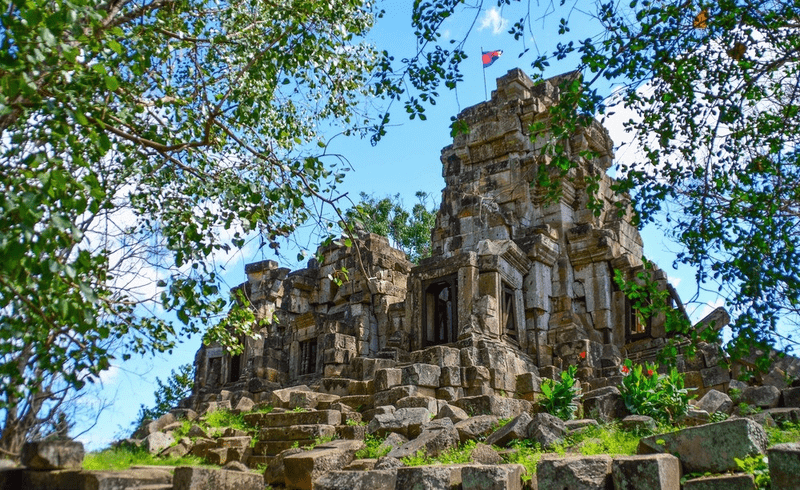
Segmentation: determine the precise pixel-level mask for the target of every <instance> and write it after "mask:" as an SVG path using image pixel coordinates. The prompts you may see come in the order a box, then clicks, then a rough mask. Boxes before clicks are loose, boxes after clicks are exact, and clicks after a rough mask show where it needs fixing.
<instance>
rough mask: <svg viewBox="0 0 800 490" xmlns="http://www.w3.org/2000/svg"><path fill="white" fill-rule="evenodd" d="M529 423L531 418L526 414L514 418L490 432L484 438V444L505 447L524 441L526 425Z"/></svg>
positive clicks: (526, 434) (526, 431)
mask: <svg viewBox="0 0 800 490" xmlns="http://www.w3.org/2000/svg"><path fill="white" fill-rule="evenodd" d="M530 423H531V416H530V415H528V414H527V413H524V412H523V413H521V414H519V415H517V416H516V417H514V418H513V419H512V420H511V421H510V422H508V423H507V424H505V425H504V426H502V427H500V428H499V429H497V430H496V431H494V432H492V433H491V434H490V435H489V437H487V438H486V444H488V445H490V446H491V445H497V446H501V447H502V446H507V445H508V444H509V443H511V442H512V441H515V440H519V439H525V438H526V437H527V436H528V424H530Z"/></svg>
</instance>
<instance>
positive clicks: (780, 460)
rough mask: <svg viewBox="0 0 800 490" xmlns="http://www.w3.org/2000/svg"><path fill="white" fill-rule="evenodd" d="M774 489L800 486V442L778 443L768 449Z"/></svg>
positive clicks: (784, 489) (770, 474)
mask: <svg viewBox="0 0 800 490" xmlns="http://www.w3.org/2000/svg"><path fill="white" fill-rule="evenodd" d="M767 456H768V458H769V476H770V480H771V485H772V490H789V489H790V488H798V486H800V443H798V442H789V443H784V444H776V445H775V446H772V447H771V448H769V449H768V450H767Z"/></svg>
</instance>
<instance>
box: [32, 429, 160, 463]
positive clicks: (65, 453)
mask: <svg viewBox="0 0 800 490" xmlns="http://www.w3.org/2000/svg"><path fill="white" fill-rule="evenodd" d="M169 439H170V442H172V437H170V438H169ZM161 449H163V448H161ZM159 451H160V450H159ZM83 455H84V451H83V444H82V443H80V442H78V441H37V442H26V443H25V444H24V445H23V446H22V452H21V455H20V463H22V465H23V466H26V467H28V468H31V469H34V470H62V469H71V468H80V467H81V463H83Z"/></svg>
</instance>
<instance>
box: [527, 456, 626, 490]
mask: <svg viewBox="0 0 800 490" xmlns="http://www.w3.org/2000/svg"><path fill="white" fill-rule="evenodd" d="M536 481H537V483H538V489H539V490H563V489H565V488H567V489H570V490H572V489H576V490H577V489H581V490H606V489H607V488H609V487H610V485H611V457H610V456H607V455H605V454H602V455H598V456H566V457H561V456H558V455H549V454H546V455H544V456H542V459H540V460H539V463H538V464H537V465H536Z"/></svg>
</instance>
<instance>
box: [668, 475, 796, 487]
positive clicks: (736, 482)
mask: <svg viewBox="0 0 800 490" xmlns="http://www.w3.org/2000/svg"><path fill="white" fill-rule="evenodd" d="M755 488H756V483H755V481H754V479H753V475H749V474H746V473H737V474H733V475H712V476H704V477H701V478H694V479H691V480H687V481H686V482H684V484H683V490H755ZM791 488H797V486H796V485H795V486H793V487H791Z"/></svg>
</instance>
